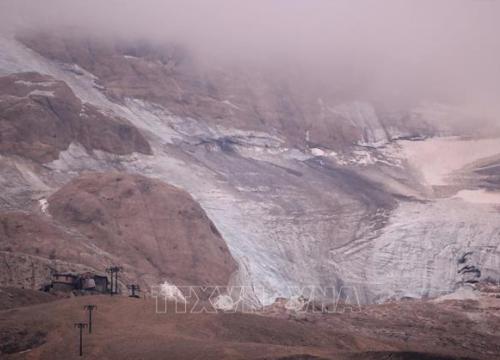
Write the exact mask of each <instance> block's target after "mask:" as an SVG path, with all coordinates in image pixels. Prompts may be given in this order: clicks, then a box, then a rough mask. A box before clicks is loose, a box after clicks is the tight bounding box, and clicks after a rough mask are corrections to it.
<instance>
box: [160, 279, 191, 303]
mask: <svg viewBox="0 0 500 360" xmlns="http://www.w3.org/2000/svg"><path fill="white" fill-rule="evenodd" d="M160 295H161V296H162V297H165V298H166V299H167V300H172V301H181V302H183V303H185V302H186V298H185V297H184V295H183V294H182V292H181V291H180V290H179V288H178V287H177V286H175V285H172V284H170V283H169V282H168V281H165V282H164V283H163V284H160Z"/></svg>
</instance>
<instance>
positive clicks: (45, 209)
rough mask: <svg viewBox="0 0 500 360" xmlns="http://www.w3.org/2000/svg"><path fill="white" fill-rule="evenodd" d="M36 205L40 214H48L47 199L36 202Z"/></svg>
mask: <svg viewBox="0 0 500 360" xmlns="http://www.w3.org/2000/svg"><path fill="white" fill-rule="evenodd" d="M38 204H39V205H40V210H41V211H42V213H44V214H48V210H49V202H48V201H47V199H40V200H38Z"/></svg>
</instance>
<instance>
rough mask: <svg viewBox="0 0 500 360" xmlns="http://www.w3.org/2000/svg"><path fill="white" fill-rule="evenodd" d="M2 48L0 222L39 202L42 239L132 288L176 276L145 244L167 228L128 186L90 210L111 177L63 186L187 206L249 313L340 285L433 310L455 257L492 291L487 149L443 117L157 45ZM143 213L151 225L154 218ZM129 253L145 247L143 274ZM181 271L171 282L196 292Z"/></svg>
mask: <svg viewBox="0 0 500 360" xmlns="http://www.w3.org/2000/svg"><path fill="white" fill-rule="evenodd" d="M0 46H1V48H2V50H3V51H2V53H1V54H0V75H2V76H3V78H2V80H1V81H0V84H3V85H2V87H1V88H0V89H1V91H2V94H3V95H2V97H1V98H0V109H1V112H0V124H1V130H2V132H1V136H0V139H1V141H0V153H1V157H0V164H1V168H2V171H1V172H0V184H1V186H2V193H1V194H0V202H1V208H2V210H3V211H6V212H7V211H8V212H9V214H10V212H15V214H16V215H15V216H25V217H40V216H42V217H43V215H40V212H43V210H42V208H43V207H44V206H45V205H44V204H47V203H48V204H49V212H52V210H50V209H51V208H52V209H53V211H54V214H53V221H57V223H58V227H57V229H54V230H51V231H63V232H65V233H67V231H68V229H76V230H77V231H78V234H79V236H83V237H85V238H87V239H90V238H91V237H93V241H102V242H103V243H102V245H104V244H106V242H109V244H107V245H106V246H104V247H103V248H102V249H103V250H106V251H107V252H108V251H109V256H119V255H118V254H115V253H114V252H112V250H111V249H116V251H117V252H121V251H126V253H127V258H126V259H125V258H123V261H124V262H126V261H129V262H130V265H131V266H136V265H137V266H140V267H142V266H144V270H147V271H145V272H143V273H139V272H133V271H132V272H131V273H130V274H133V276H137V277H138V278H141V276H142V277H146V272H149V271H151V272H153V274H155V275H154V276H155V278H154V279H155V281H164V280H167V281H174V280H176V279H175V276H173V274H172V272H173V271H175V270H173V268H170V267H169V266H170V265H168V262H169V261H166V263H167V264H162V261H161V259H163V258H165V259H172V260H173V259H176V257H175V254H176V253H175V252H171V251H173V249H171V248H170V247H166V248H163V250H162V251H160V252H158V253H154V254H152V253H151V252H152V251H150V250H151V249H149V248H148V246H156V242H155V241H154V238H155V236H160V237H162V236H165V237H166V238H168V239H170V237H168V236H167V235H166V234H168V231H169V228H168V227H163V226H159V227H160V229H161V231H162V232H161V233H160V234H159V235H158V234H157V235H154V234H153V233H152V231H153V230H151V232H150V231H149V229H150V227H149V226H148V224H150V223H154V224H156V223H157V222H156V221H157V220H161V218H158V219H157V220H156V219H153V220H151V221H153V222H151V221H150V219H148V218H147V217H146V215H145V214H147V212H146V211H143V212H141V213H139V212H138V211H137V209H136V208H135V205H133V204H136V203H138V204H142V203H141V202H140V201H139V192H140V191H139V189H137V188H136V189H135V190H134V195H133V196H132V197H131V200H130V201H131V203H130V205H127V206H123V207H122V206H120V205H119V204H118V203H116V204H115V203H114V204H113V205H112V206H111V207H109V206H108V205H105V204H106V203H105V202H104V203H102V202H103V201H104V200H105V199H106V198H108V197H112V198H113V199H117V198H118V199H121V196H122V195H124V194H125V192H126V189H125V188H124V189H123V191H124V193H123V194H122V193H121V192H120V191H121V190H122V189H121V188H120V187H118V188H117V189H116V190H112V189H113V186H112V187H111V189H108V188H109V181H112V178H108V175H106V176H104V178H101V179H96V182H95V183H94V184H93V185H84V184H87V181H88V179H87V180H85V179H86V178H85V177H84V178H83V180H82V179H81V178H80V179H76V180H74V181H73V182H72V179H74V178H77V177H78V176H79V175H80V174H82V173H84V172H86V171H94V172H106V173H108V172H114V171H120V172H122V173H127V174H141V175H144V176H147V177H150V178H154V179H158V180H161V181H163V182H166V183H169V184H172V185H175V186H177V187H179V188H182V189H183V190H185V191H186V192H188V193H189V194H190V195H191V196H192V197H193V198H194V200H196V201H197V202H199V203H200V205H201V207H202V208H203V210H204V211H205V212H206V214H207V216H208V217H209V218H210V220H211V221H213V224H214V225H215V227H216V228H217V229H218V231H219V232H220V234H221V236H220V237H219V236H218V235H217V234H216V233H214V232H213V231H212V230H211V229H210V226H209V225H207V224H208V220H207V219H206V218H204V217H203V216H202V218H203V219H204V221H203V223H204V224H205V225H204V226H202V227H200V228H199V230H200V232H195V233H193V234H192V235H193V237H196V238H198V237H200V236H201V234H202V232H203V233H205V232H206V233H207V236H208V235H210V236H211V237H212V239H214V238H217V239H219V242H217V244H219V243H220V241H221V240H220V238H222V239H224V241H225V242H226V243H227V247H228V249H229V252H230V253H231V256H232V257H233V258H234V259H235V261H236V262H237V263H238V270H237V272H236V273H235V274H234V275H233V276H232V277H231V280H230V282H231V284H235V285H247V286H250V287H251V288H252V289H254V291H255V293H256V296H257V298H258V300H259V301H261V302H262V303H264V304H268V303H272V302H273V301H274V299H275V298H276V297H277V296H287V297H288V296H294V295H297V294H300V293H301V292H302V291H303V288H304V287H309V286H322V287H329V288H330V290H329V291H335V292H337V291H340V290H341V289H342V288H344V289H345V288H346V287H347V288H348V289H349V290H348V292H349V293H351V294H354V295H355V296H356V297H357V298H358V299H359V301H363V302H375V301H384V300H387V299H389V298H401V297H417V298H420V297H425V296H436V295H439V294H441V293H442V292H450V291H453V290H454V289H456V288H457V287H459V286H460V285H461V283H462V282H463V281H465V280H464V278H463V276H462V274H461V273H460V264H459V259H461V258H462V257H463V255H464V254H466V253H469V252H472V253H473V259H472V260H471V261H473V262H474V266H476V267H477V268H480V269H481V276H482V277H490V278H492V279H498V278H499V277H500V273H499V267H498V261H499V259H500V249H499V244H500V242H499V234H500V222H499V221H498V204H499V203H500V202H499V201H497V200H495V199H496V198H495V196H494V195H495V194H491V193H487V195H488V196H489V200H487V201H482V202H478V201H476V199H477V198H478V197H477V195H478V193H477V191H486V190H494V189H496V185H495V184H496V182H495V181H496V175H495V174H496V173H494V171H495V170H494V169H495V166H494V161H495V156H498V154H500V145H499V142H498V140H497V139H485V138H484V134H479V133H475V132H473V131H465V130H464V129H462V128H454V127H448V126H441V125H442V124H443V122H442V121H441V119H443V118H446V117H447V116H457V114H458V113H457V111H456V109H453V108H451V107H447V106H441V105H436V104H429V103H427V104H410V105H408V106H407V107H406V108H404V109H400V108H398V109H395V108H391V107H390V106H388V105H382V104H380V103H377V102H376V101H373V100H372V99H366V98H359V97H357V96H356V94H355V93H353V92H352V91H347V90H345V91H338V90H335V91H334V90H332V89H331V88H329V87H326V88H325V87H322V86H317V85H315V84H311V83H310V82H307V81H306V80H304V79H303V77H301V76H299V75H297V74H296V73H294V72H293V71H291V70H289V69H284V70H282V71H275V70H276V69H265V68H252V67H246V66H245V65H244V64H237V65H234V66H233V67H228V68H226V70H224V71H222V70H220V69H213V68H210V67H209V66H207V65H206V64H203V63H200V61H199V60H197V59H194V58H192V57H191V56H190V54H189V53H188V52H186V51H185V50H183V49H182V48H180V47H176V46H172V45H167V46H158V45H155V44H153V45H151V44H147V43H135V42H131V41H129V42H127V41H123V40H120V41H112V40H109V39H108V40H104V39H96V38H93V37H88V36H82V35H75V34H70V33H66V34H63V35H61V34H54V33H46V34H43V35H40V34H35V35H33V34H23V35H22V36H17V38H16V37H2V38H1V40H0ZM26 82H29V84H27V83H26ZM47 83H50V84H47ZM17 103H18V104H19V105H17V108H16V107H15V106H14V105H15V104H17ZM21 105H22V106H21ZM12 106H14V107H12ZM51 106H52V107H54V106H60V107H62V109H63V110H61V111H64V112H62V113H61V111H58V110H57V109H56V113H59V114H60V115H59V116H58V115H57V114H55V113H54V112H53V111H51ZM11 109H13V110H11ZM14 110H15V111H14ZM61 114H68V115H67V116H62V115H61ZM18 118H19V119H21V121H22V124H23V125H22V126H17V125H16V124H20V123H19V122H17V121H16V119H18ZM38 119H42V120H43V121H44V125H43V126H41V127H40V129H38V128H37V126H38V125H39V124H40V122H39V120H38ZM438 120H439V122H438ZM60 123H61V125H59V124H60ZM16 126H17V127H16ZM19 129H22V132H21V130H19ZM56 129H57V131H56ZM59 129H60V130H59ZM59 132H61V134H59ZM491 134H492V135H494V133H493V132H492V133H491ZM54 135H55V136H54ZM452 135H453V136H455V137H449V136H452ZM444 136H447V137H444ZM465 136H467V138H465ZM431 137H436V138H431ZM25 139H29V141H28V140H25ZM456 154H463V155H459V156H456ZM457 158H458V159H460V161H458V162H457V161H456V159H457ZM488 161H492V163H491V164H493V165H491V166H490V165H489V163H488ZM485 171H486V172H487V173H485ZM492 171H493V173H491V172H492ZM478 172H479V173H478ZM477 174H480V175H477ZM109 176H111V177H112V175H109ZM113 176H114V175H113ZM130 181H132V180H130ZM132 182H133V181H132ZM485 182H487V183H488V186H486V185H485ZM125 183H128V181H126V182H125ZM82 186H83V188H82ZM87 186H90V187H91V188H93V190H92V191H90V192H89V191H88V189H85V188H86V187H87ZM101 187H102V189H101ZM61 188H62V190H59V189H61ZM105 189H108V190H105ZM461 191H473V200H471V199H470V197H464V196H462V195H463V193H461ZM54 193H55V194H54ZM89 193H90V194H91V195H87V194H89ZM61 194H62V195H61ZM82 196H83V197H84V198H85V199H84V200H85V201H81V198H80V197H82ZM153 203H154V204H155V205H154V207H153V209H154V211H153V213H154V214H155V216H156V213H157V212H158V210H161V209H162V206H163V205H162V204H160V203H159V202H153ZM80 206H84V207H85V208H83V209H81V208H80ZM141 206H142V205H141ZM68 208H70V209H74V210H75V211H74V212H70V211H66V210H65V209H68ZM172 211H173V210H172ZM20 213H21V214H22V215H19V214H20ZM9 216H11V215H9ZM114 217H117V218H118V219H120V220H118V221H117V223H113V222H112V221H111V220H106V219H112V218H114ZM122 217H123V219H124V220H121V219H122ZM101 219H102V220H103V221H105V222H107V223H106V224H107V225H106V228H105V229H103V226H104V225H102V224H100V221H101ZM125 219H126V220H125ZM30 221H31V220H30ZM128 221H130V224H131V226H130V227H129V229H127V231H124V230H123V229H122V226H124V225H125V223H127V222H128ZM33 223H36V221H33ZM132 224H134V225H132ZM200 226H201V225H200ZM146 229H148V231H142V230H146ZM120 231H121V232H122V235H120V234H119V232H120ZM186 231H187V230H186ZM70 234H72V233H70ZM61 236H62V235H61ZM57 237H59V236H57ZM7 238H8V237H7ZM52 238H54V236H52V235H51V236H48V235H47V239H52ZM69 238H71V239H74V236H73V235H70V236H69ZM47 241H49V240H47ZM50 241H51V240H50ZM50 241H49V242H50ZM68 241H70V240H68ZM133 241H140V242H142V241H144V242H145V244H148V245H147V246H146V249H148V251H149V253H148V254H147V256H151V259H150V260H151V261H150V260H147V256H145V254H144V253H143V250H144V249H143V248H140V249H133V245H132V242H133ZM207 241H208V240H207ZM214 241H215V240H214ZM26 242H27V243H29V242H28V241H27V240H26ZM141 244H142V243H141ZM192 244H193V243H190V242H188V243H187V244H186V245H187V246H188V247H187V248H186V249H185V250H186V251H194V250H195V247H194V245H192ZM111 245H112V246H111ZM179 245H180V244H179ZM131 246H132V247H131ZM26 251H27V250H25V249H23V250H22V251H20V253H19V255H17V253H15V252H13V251H12V250H9V249H5V255H4V256H6V257H12V256H14V255H16V256H21V257H22V256H27V255H26ZM91 251H95V250H93V249H89V250H88V252H89V253H90V252H91ZM208 254H215V255H217V256H218V257H216V258H211V260H210V261H214V262H217V263H218V264H219V266H222V268H223V269H225V270H224V271H225V272H224V273H225V274H228V273H229V270H230V269H233V265H232V263H231V261H230V257H229V255H228V254H227V253H225V252H220V253H218V252H217V249H216V248H215V247H214V249H213V252H212V251H210V252H208ZM208 254H207V256H208ZM48 255H50V254H43V256H42V258H43V259H44V260H43V261H49V262H54V261H59V260H63V259H64V258H62V257H58V256H56V258H55V259H50V256H49V257H47V256H48ZM30 256H31V254H30ZM171 256H173V257H171ZM89 257H92V258H97V259H100V258H99V257H95V256H94V255H89ZM120 259H122V258H120ZM179 261H180V262H181V263H182V264H188V262H184V261H187V260H186V259H184V260H181V259H179ZM224 261H226V263H224ZM70 262H71V263H78V264H79V263H80V262H79V261H76V260H71V261H70ZM194 262H195V263H197V262H196V261H194ZM139 264H140V265H139ZM190 264H192V263H190ZM88 265H92V264H90V263H89V264H88ZM95 266H97V265H95ZM99 266H100V265H99ZM202 268H203V267H202ZM202 268H200V269H202ZM210 268H211V267H210ZM217 269H218V268H217ZM194 271H195V273H196V274H197V275H196V277H194V278H185V279H182V280H185V281H188V280H193V279H196V280H199V279H200V278H199V277H198V275H199V274H200V273H198V272H196V271H198V270H194ZM200 271H201V270H200ZM213 271H214V272H215V271H217V270H216V269H215V268H214V270H213ZM131 276H132V275H131ZM207 276H209V279H212V280H220V281H225V280H227V279H228V277H227V276H226V275H224V276H223V277H219V275H216V274H215V273H213V274H208V275H207ZM469 280H470V279H469Z"/></svg>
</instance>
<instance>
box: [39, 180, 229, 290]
mask: <svg viewBox="0 0 500 360" xmlns="http://www.w3.org/2000/svg"><path fill="white" fill-rule="evenodd" d="M49 204H50V205H49V211H50V213H51V214H52V216H53V217H54V218H55V219H57V220H58V221H59V222H61V223H63V224H64V225H66V226H68V227H72V228H75V229H77V230H78V231H79V232H81V233H82V234H84V235H85V236H87V237H88V238H89V239H90V241H92V242H94V243H95V244H96V245H97V246H99V247H100V248H101V249H103V250H104V251H106V252H109V253H112V254H113V255H114V256H115V257H117V258H118V259H123V261H124V262H126V263H127V266H128V267H129V268H130V269H131V271H136V272H137V273H139V274H141V275H144V276H149V277H151V278H156V279H161V278H163V279H168V280H170V281H174V282H176V283H183V284H189V285H226V284H227V283H228V281H229V277H230V275H231V273H232V272H233V271H234V270H235V269H236V264H235V262H234V260H233V259H232V257H231V254H230V253H229V250H228V248H227V246H226V244H225V242H224V240H223V239H222V237H221V235H220V234H219V232H218V231H217V229H216V228H215V226H214V224H213V223H212V222H211V221H210V219H209V218H208V217H207V215H206V214H205V212H204V211H203V210H202V208H201V207H200V206H199V205H198V203H196V202H195V201H194V200H193V199H192V198H191V196H190V195H188V194H187V193H186V192H184V191H181V190H179V189H177V188H175V187H173V186H170V185H167V184H165V183H162V182H161V181H157V180H152V179H148V178H145V177H143V176H138V175H127V174H121V173H100V174H99V173H88V174H85V175H82V176H80V177H78V178H77V179H75V180H73V181H71V182H70V183H69V184H67V185H66V186H64V187H63V188H62V189H60V190H59V191H58V192H56V193H55V194H54V195H53V196H51V197H50V198H49Z"/></svg>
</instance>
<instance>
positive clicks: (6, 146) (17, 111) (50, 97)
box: [0, 72, 151, 163]
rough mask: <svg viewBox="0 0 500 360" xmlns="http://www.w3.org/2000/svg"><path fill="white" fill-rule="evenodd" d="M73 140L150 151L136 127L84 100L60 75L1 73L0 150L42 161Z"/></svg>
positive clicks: (92, 145) (116, 149)
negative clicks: (83, 101) (59, 78)
mask: <svg viewBox="0 0 500 360" xmlns="http://www.w3.org/2000/svg"><path fill="white" fill-rule="evenodd" d="M73 141H76V142H78V143H80V144H81V145H83V146H84V147H85V149H86V150H87V151H92V150H102V151H106V152H110V153H115V154H121V155H123V154H130V153H132V152H140V153H143V154H150V153H151V149H150V147H149V144H148V142H147V141H146V140H145V139H144V137H143V136H142V134H141V133H140V132H139V131H138V130H137V129H136V128H135V127H133V126H132V125H131V124H130V123H128V122H127V121H126V120H124V119H120V118H117V117H112V116H108V115H105V114H103V113H101V112H100V111H98V109H97V108H96V107H94V106H92V105H89V104H83V103H82V102H81V101H80V100H79V99H78V98H77V97H76V96H75V95H74V93H73V92H72V90H71V89H70V88H69V87H68V86H67V85H66V84H65V83H64V82H62V81H58V80H55V79H54V78H52V77H50V76H47V75H41V74H39V73H35V72H30V73H18V74H12V75H9V76H4V77H1V78H0V153H2V154H10V155H19V156H23V157H26V158H29V159H32V160H35V161H37V162H40V163H44V162H47V161H51V160H55V159H57V157H58V155H59V153H60V152H61V151H63V150H66V149H67V148H68V146H69V145H70V143H71V142H73Z"/></svg>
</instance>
